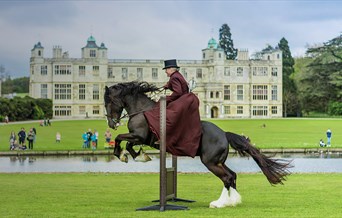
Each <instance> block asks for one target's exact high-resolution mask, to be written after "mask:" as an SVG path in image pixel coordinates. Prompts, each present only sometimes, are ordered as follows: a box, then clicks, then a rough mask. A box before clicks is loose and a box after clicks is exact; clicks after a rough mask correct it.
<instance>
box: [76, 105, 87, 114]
mask: <svg viewBox="0 0 342 218" xmlns="http://www.w3.org/2000/svg"><path fill="white" fill-rule="evenodd" d="M78 113H79V114H82V115H83V114H86V107H85V106H79V107H78Z"/></svg>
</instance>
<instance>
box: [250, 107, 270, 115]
mask: <svg viewBox="0 0 342 218" xmlns="http://www.w3.org/2000/svg"><path fill="white" fill-rule="evenodd" d="M252 111H253V112H252V113H253V116H267V106H253V109H252Z"/></svg>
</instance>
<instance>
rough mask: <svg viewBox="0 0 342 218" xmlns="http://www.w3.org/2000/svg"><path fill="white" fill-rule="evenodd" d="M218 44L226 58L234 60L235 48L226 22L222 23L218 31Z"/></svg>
mask: <svg viewBox="0 0 342 218" xmlns="http://www.w3.org/2000/svg"><path fill="white" fill-rule="evenodd" d="M219 34H220V36H219V45H220V47H221V48H222V49H223V50H224V53H225V54H226V56H227V59H230V60H234V59H235V58H236V56H237V49H236V48H234V42H233V39H232V34H231V32H230V28H229V26H228V25H227V24H223V25H222V27H221V28H220V32H219Z"/></svg>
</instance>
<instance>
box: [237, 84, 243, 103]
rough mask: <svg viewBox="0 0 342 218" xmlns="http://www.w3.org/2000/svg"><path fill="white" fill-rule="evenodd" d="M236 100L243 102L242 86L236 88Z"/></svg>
mask: <svg viewBox="0 0 342 218" xmlns="http://www.w3.org/2000/svg"><path fill="white" fill-rule="evenodd" d="M236 100H238V101H243V85H237V86H236Z"/></svg>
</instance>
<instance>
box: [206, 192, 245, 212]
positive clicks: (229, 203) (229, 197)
mask: <svg viewBox="0 0 342 218" xmlns="http://www.w3.org/2000/svg"><path fill="white" fill-rule="evenodd" d="M229 192H230V193H228V190H227V189H226V188H225V187H223V190H222V193H221V196H220V198H219V199H217V200H216V201H212V202H211V203H210V204H209V208H223V207H235V206H236V205H238V204H240V203H241V196H240V194H239V193H238V192H237V191H236V189H234V188H230V189H229Z"/></svg>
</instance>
